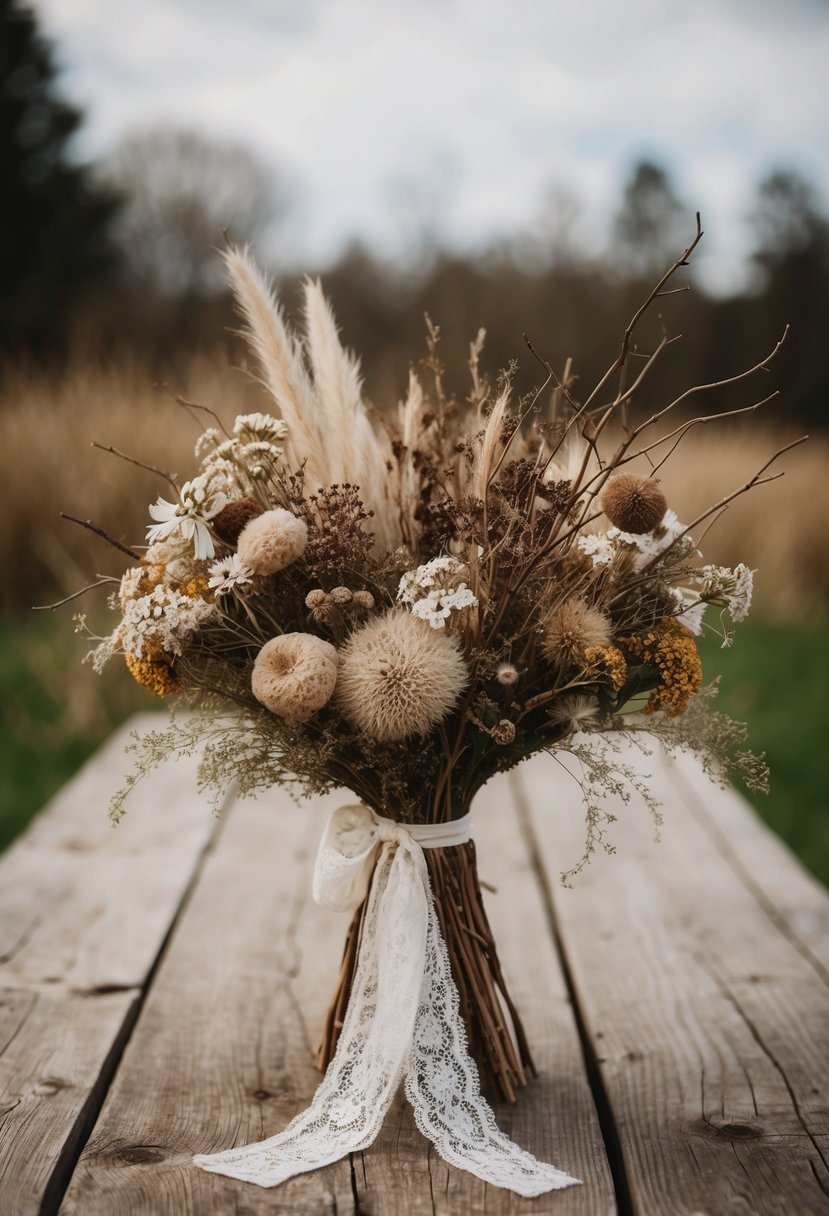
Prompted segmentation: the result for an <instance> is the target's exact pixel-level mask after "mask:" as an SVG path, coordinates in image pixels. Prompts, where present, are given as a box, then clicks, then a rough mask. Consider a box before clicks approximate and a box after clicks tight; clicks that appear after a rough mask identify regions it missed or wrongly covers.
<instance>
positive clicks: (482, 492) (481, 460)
mask: <svg viewBox="0 0 829 1216" xmlns="http://www.w3.org/2000/svg"><path fill="white" fill-rule="evenodd" d="M508 403H509V390H508V389H504V391H503V392H502V393H501V395H500V396H499V397H498V399H497V400H496V402H495V404H494V405H493V407H492V410H491V412H490V415H489V418H488V420H487V424H486V429H485V431H484V435H483V439H482V440H481V448H480V451H479V452H478V458H477V460H476V461H475V471H474V474H473V477H472V494H473V496H474V497H475V498H480V499H481V500H482V501H484V500H485V499H486V497H487V494H488V491H489V485H490V482H491V481H492V477H493V474H494V473H495V469H496V468H497V465H498V461H499V459H500V458H501V456H502V455H503V451H504V445H503V442H502V438H503V431H504V417H505V415H506V412H507V405H508Z"/></svg>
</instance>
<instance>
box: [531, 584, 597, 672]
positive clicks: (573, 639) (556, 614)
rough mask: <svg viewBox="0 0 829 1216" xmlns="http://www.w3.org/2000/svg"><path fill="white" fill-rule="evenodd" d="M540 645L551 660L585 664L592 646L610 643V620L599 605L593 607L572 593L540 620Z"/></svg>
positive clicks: (566, 664) (567, 664)
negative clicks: (570, 596)
mask: <svg viewBox="0 0 829 1216" xmlns="http://www.w3.org/2000/svg"><path fill="white" fill-rule="evenodd" d="M541 628H542V641H541V648H542V650H543V651H544V654H545V655H546V656H547V658H548V659H549V660H550V662H551V663H555V664H556V665H557V666H561V667H572V666H573V665H575V664H578V663H584V661H585V651H586V650H587V649H588V648H589V647H591V646H608V645H609V644H610V641H611V637H612V630H611V625H610V620H609V619H608V618H607V617H606V616H605V614H604V613H603V612H600V611H599V610H598V608H591V607H590V605H589V604H587V603H585V601H584V600H583V599H581V598H580V597H579V596H573V597H572V598H571V599H569V600H565V601H564V603H562V604H559V605H558V606H557V607H556V608H554V609H553V610H552V611H551V612H548V613H547V614H546V616H545V617H544V618H543V619H542V622H541Z"/></svg>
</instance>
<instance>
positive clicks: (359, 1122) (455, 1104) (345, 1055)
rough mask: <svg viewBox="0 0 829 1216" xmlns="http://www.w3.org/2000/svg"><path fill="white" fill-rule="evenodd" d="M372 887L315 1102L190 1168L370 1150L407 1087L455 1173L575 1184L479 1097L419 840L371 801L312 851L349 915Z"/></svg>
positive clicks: (261, 1167)
mask: <svg viewBox="0 0 829 1216" xmlns="http://www.w3.org/2000/svg"><path fill="white" fill-rule="evenodd" d="M462 827H463V829H464V830H466V832H467V835H466V837H465V838H466V839H468V838H469V837H468V825H466V824H464V825H462ZM422 843H423V845H425V847H439V845H440V844H444V843H445V842H444V841H440V842H438V841H436V842H435V843H434V844H432V842H431V841H429V842H428V843H427V841H425V840H424V841H423V842H422ZM375 860H376V865H375ZM372 870H373V878H371V874H372ZM370 879H371V882H370V888H369V880H370ZM367 888H368V902H367V905H366V911H365V916H364V918H363V927H362V937H361V940H360V949H359V955H358V960H357V967H356V971H355V975H354V980H353V984H352V989H351V996H350V999H349V1002H348V1008H347V1011H346V1015H345V1019H344V1022H343V1027H342V1031H341V1033H340V1038H339V1042H338V1044H337V1050H336V1052H335V1054H334V1058H333V1059H332V1061H331V1063H330V1065H329V1066H328V1071H327V1072H326V1074H325V1076H324V1077H323V1079H322V1082H321V1083H320V1085H319V1088H318V1089H317V1092H316V1093H315V1095H314V1098H313V1100H312V1102H311V1105H310V1106H309V1107H308V1109H307V1110H306V1111H303V1112H302V1114H299V1115H297V1116H296V1118H295V1119H293V1120H292V1121H291V1123H289V1124H288V1126H287V1127H286V1128H285V1130H284V1131H282V1132H279V1133H278V1134H277V1135H276V1136H271V1137H270V1138H269V1139H268V1140H262V1141H261V1142H260V1143H258V1144H249V1145H247V1146H246V1147H244V1148H238V1149H229V1150H228V1151H226V1152H223V1153H215V1154H213V1155H210V1156H198V1157H194V1158H193V1161H194V1163H195V1164H196V1165H198V1166H200V1167H201V1168H202V1169H204V1170H208V1171H212V1172H213V1173H217V1174H224V1175H226V1176H227V1177H230V1178H239V1179H241V1180H243V1181H245V1182H253V1183H256V1184H257V1185H258V1186H266V1187H270V1186H276V1185H278V1184H279V1183H280V1182H284V1181H285V1179H287V1178H291V1177H293V1176H294V1175H295V1174H302V1173H307V1172H308V1171H309V1170H315V1169H318V1168H320V1167H321V1166H324V1165H330V1164H331V1163H332V1162H334V1161H339V1160H340V1159H341V1158H342V1157H345V1156H346V1155H347V1154H348V1153H353V1152H359V1151H360V1150H361V1149H365V1148H368V1147H369V1145H370V1144H372V1143H373V1141H374V1140H375V1138H376V1136H377V1134H378V1132H379V1131H380V1127H381V1125H382V1123H383V1119H384V1118H385V1115H386V1112H387V1111H388V1109H389V1107H390V1105H391V1103H392V1100H393V1098H394V1095H395V1092H396V1090H397V1087H398V1085H399V1083H400V1081H401V1079H404V1080H405V1092H406V1096H407V1098H408V1099H409V1101H410V1102H411V1104H412V1106H413V1108H414V1114H415V1120H416V1122H417V1126H418V1127H419V1129H420V1131H421V1132H422V1133H423V1135H424V1136H426V1137H427V1138H428V1139H429V1140H431V1142H432V1144H433V1145H434V1146H435V1148H436V1149H437V1151H438V1152H439V1153H440V1155H441V1156H442V1157H443V1158H444V1159H445V1160H446V1161H448V1162H450V1163H451V1164H452V1165H456V1166H458V1167H459V1168H460V1169H464V1170H468V1171H469V1172H470V1173H472V1174H475V1175H476V1177H478V1178H481V1179H482V1180H483V1181H485V1182H489V1183H491V1184H492V1185H493V1186H499V1187H506V1188H508V1189H509V1190H513V1191H516V1192H517V1193H518V1194H519V1195H525V1196H533V1195H540V1194H542V1193H544V1192H545V1191H551V1190H555V1189H557V1188H560V1187H565V1186H570V1185H571V1184H573V1183H576V1182H578V1181H579V1180H578V1179H576V1178H571V1177H569V1176H568V1175H567V1174H564V1173H562V1172H561V1170H557V1169H555V1168H554V1167H553V1166H552V1165H546V1164H544V1163H543V1162H541V1161H538V1160H537V1159H536V1158H535V1157H533V1156H532V1154H531V1153H528V1152H526V1151H525V1150H524V1149H522V1148H519V1147H518V1145H517V1144H514V1143H513V1142H512V1141H511V1140H509V1139H508V1138H507V1137H506V1136H505V1135H504V1134H503V1132H501V1131H499V1129H498V1126H497V1124H496V1122H495V1116H494V1115H493V1112H492V1109H491V1107H490V1106H489V1104H488V1103H487V1102H486V1100H485V1099H484V1098H483V1096H482V1095H481V1090H480V1082H479V1078H478V1069H477V1067H476V1065H475V1062H474V1060H473V1059H472V1057H471V1056H470V1054H469V1050H468V1046H467V1041H466V1031H465V1029H464V1024H463V1019H462V1018H461V1016H460V1012H459V999H458V991H457V988H456V987H455V982H454V980H453V978H452V972H451V967H450V963H449V954H448V951H447V949H446V943H445V941H444V940H443V935H442V933H441V930H440V923H439V920H438V916H437V913H436V911H435V907H434V902H433V900H432V892H431V887H430V884H429V872H428V870H427V867H426V860H425V858H424V856H423V848H422V847H421V844H420V843H418V842H417V841H416V840H415V839H414V837H413V834H412V833H410V832H409V831H408V830H407V828H406V827H405V826H404V825H402V824H397V823H394V822H393V821H392V820H389V819H383V818H380V817H379V816H377V815H375V814H374V813H373V812H372V811H370V810H369V809H368V808H367V807H343V808H341V809H340V810H339V811H336V812H335V813H334V815H333V816H332V817H331V820H330V822H329V824H328V827H327V829H326V832H325V835H324V836H323V839H322V842H321V844H320V850H319V854H318V856H317V864H316V867H315V873H314V897H315V898H316V900H317V901H318V902H319V903H322V904H325V905H327V906H329V907H335V908H339V909H341V910H348V909H349V908H356V907H357V906H358V905H359V904H360V902H361V901H362V900H363V899H364V898H365V894H366V890H367Z"/></svg>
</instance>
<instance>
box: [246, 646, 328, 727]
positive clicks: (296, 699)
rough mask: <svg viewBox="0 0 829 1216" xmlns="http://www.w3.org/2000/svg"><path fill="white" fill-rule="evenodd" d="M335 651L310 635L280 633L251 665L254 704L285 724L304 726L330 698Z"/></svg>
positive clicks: (263, 648) (264, 647)
mask: <svg viewBox="0 0 829 1216" xmlns="http://www.w3.org/2000/svg"><path fill="white" fill-rule="evenodd" d="M336 683H337V651H336V650H335V648H334V647H333V646H332V645H331V643H330V642H325V641H323V639H322V638H318V637H316V636H315V635H314V634H313V633H283V634H280V636H279V637H276V638H271V640H270V642H266V643H265V645H264V646H263V647H262V649H261V650H260V651H259V654H258V655H257V656H256V661H255V662H254V664H253V674H252V676H251V681H250V685H251V689H252V690H253V695H254V696H255V697H256V699H257V701H260V702H261V703H262V705H264V706H265V708H266V709H269V710H270V711H271V713H273V714H276V715H277V717H279V718H284V719H285V720H286V721H288V722H307V720H308V719H309V718H310V717H311V714H312V713H314V711H315V710H317V709H321V708H322V707H323V705H325V704H326V703H327V702H328V701H329V700H330V698H331V694H332V693H333V691H334V686H335V684H336Z"/></svg>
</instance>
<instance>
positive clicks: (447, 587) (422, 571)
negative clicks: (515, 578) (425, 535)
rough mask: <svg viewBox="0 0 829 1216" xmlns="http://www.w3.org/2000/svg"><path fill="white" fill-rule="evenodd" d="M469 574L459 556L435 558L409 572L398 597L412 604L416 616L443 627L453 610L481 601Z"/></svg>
mask: <svg viewBox="0 0 829 1216" xmlns="http://www.w3.org/2000/svg"><path fill="white" fill-rule="evenodd" d="M468 574H469V572H468V570H467V568H466V566H465V565H464V564H463V562H460V561H458V559H457V558H456V557H433V558H432V560H431V561H430V562H427V563H426V564H425V566H418V567H417V569H416V570H407V571H406V573H405V574H404V575H403V577H402V578H401V580H400V586H399V587H398V589H397V598H398V600H399V601H400V602H401V603H402V604H409V605H410V607H411V613H412V616H416V617H419V618H420V619H421V620H423V621H428V622H429V624H430V625H431V627H432V628H433V629H443V628H445V626H446V621H447V618H448V617H449V616H450V615H451V613H453V612H460V611H461V610H462V609H463V608H474V607H475V605H476V604H477V603H478V598H477V596H476V595H474V594H473V592H472V591H470V589H469V587H468V586H467V584H466V581H465V580H466V578H467V577H468Z"/></svg>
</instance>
